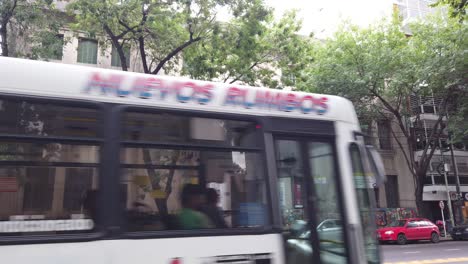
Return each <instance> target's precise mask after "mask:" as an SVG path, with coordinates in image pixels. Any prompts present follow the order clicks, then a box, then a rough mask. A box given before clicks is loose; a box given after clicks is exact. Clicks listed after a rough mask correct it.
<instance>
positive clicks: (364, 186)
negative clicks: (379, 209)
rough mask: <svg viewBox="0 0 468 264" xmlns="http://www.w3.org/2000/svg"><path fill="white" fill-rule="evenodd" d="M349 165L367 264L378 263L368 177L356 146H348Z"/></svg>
mask: <svg viewBox="0 0 468 264" xmlns="http://www.w3.org/2000/svg"><path fill="white" fill-rule="evenodd" d="M350 156H351V164H352V168H353V178H354V184H355V189H356V194H357V198H358V203H359V213H360V216H361V222H362V229H363V237H364V239H365V247H366V255H367V261H368V263H378V262H379V256H378V244H377V239H376V237H375V228H376V227H375V226H374V225H373V224H372V221H374V220H373V212H372V210H371V209H372V206H371V201H370V199H371V197H370V195H371V192H373V190H372V189H370V186H369V184H370V183H369V179H368V178H369V177H366V174H365V170H364V166H363V160H362V157H361V152H360V150H359V147H358V145H357V144H355V143H354V144H351V146H350Z"/></svg>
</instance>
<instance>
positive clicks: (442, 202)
mask: <svg viewBox="0 0 468 264" xmlns="http://www.w3.org/2000/svg"><path fill="white" fill-rule="evenodd" d="M439 207H440V209H444V207H445V204H444V201H440V202H439Z"/></svg>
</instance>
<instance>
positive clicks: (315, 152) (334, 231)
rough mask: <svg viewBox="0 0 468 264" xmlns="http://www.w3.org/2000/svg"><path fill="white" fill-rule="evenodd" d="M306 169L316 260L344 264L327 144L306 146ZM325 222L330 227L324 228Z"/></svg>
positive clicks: (333, 162)
mask: <svg viewBox="0 0 468 264" xmlns="http://www.w3.org/2000/svg"><path fill="white" fill-rule="evenodd" d="M308 154H309V166H310V169H311V175H310V176H311V178H312V182H313V183H314V185H315V191H316V197H317V200H316V203H315V208H317V209H318V210H317V211H318V212H317V219H318V223H319V224H318V226H319V228H318V230H317V233H318V236H319V240H320V250H321V253H320V258H321V260H322V262H324V263H346V262H347V258H346V247H345V240H344V231H343V226H342V224H341V223H342V221H341V219H342V217H343V216H342V215H341V213H340V208H339V201H340V199H339V196H338V191H337V190H338V188H337V186H336V177H335V173H336V171H335V160H334V154H333V147H332V145H331V144H330V143H325V142H311V143H309V144H308ZM327 222H329V223H333V224H330V227H327V226H324V225H323V224H326V223H327Z"/></svg>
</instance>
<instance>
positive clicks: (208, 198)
mask: <svg viewBox="0 0 468 264" xmlns="http://www.w3.org/2000/svg"><path fill="white" fill-rule="evenodd" d="M359 131H360V128H359V124H358V120H357V117H356V113H355V111H354V108H353V106H352V104H351V103H350V102H349V101H347V100H346V99H343V98H340V97H336V96H329V95H319V94H309V93H302V92H290V91H281V90H273V89H267V88H255V87H247V86H241V85H228V84H223V83H212V82H201V81H194V80H190V79H185V78H171V77H166V76H159V75H158V76H153V75H144V74H139V73H129V72H121V71H113V70H105V69H97V68H91V67H82V66H72V65H63V64H56V63H48V62H38V61H29V60H22V59H12V58H0V256H1V257H0V259H1V262H2V263H15V264H20V263H35V264H42V263H44V264H45V263H47V264H48V263H69V264H71V263H77V264H78V263H86V264H90V263H99V264H104V263H109V264H110V263H112V264H128V263H158V264H189V263H193V264H203V263H206V264H207V263H257V264H267V263H275V264H281V263H294V264H295V263H356V264H361V263H380V260H379V253H378V247H377V242H376V239H375V237H374V235H375V226H374V219H373V217H372V216H371V213H372V204H373V202H372V201H373V199H374V197H373V195H374V191H373V189H372V186H371V185H372V184H375V179H380V178H381V175H382V172H381V169H380V168H381V167H380V166H381V163H380V161H379V159H378V157H377V156H375V151H374V152H372V151H371V150H369V149H368V148H366V147H365V145H364V140H363V136H362V134H361V133H360V132H359ZM369 153H373V154H374V155H369ZM373 172H375V173H373ZM375 176H377V177H375ZM213 193H214V194H215V195H214V196H213Z"/></svg>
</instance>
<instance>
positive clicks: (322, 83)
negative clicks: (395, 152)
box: [309, 15, 467, 214]
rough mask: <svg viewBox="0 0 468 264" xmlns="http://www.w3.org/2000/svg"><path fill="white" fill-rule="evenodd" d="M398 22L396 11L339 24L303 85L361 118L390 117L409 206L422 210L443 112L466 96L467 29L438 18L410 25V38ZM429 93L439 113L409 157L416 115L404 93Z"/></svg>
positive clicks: (319, 50) (450, 110) (316, 54)
mask: <svg viewBox="0 0 468 264" xmlns="http://www.w3.org/2000/svg"><path fill="white" fill-rule="evenodd" d="M401 26H402V25H401V23H400V21H399V20H398V18H397V16H394V17H393V19H392V20H391V21H383V22H382V23H380V24H378V25H375V26H371V27H369V28H366V29H361V28H358V27H356V26H352V25H349V24H346V25H344V26H343V27H342V28H341V29H340V30H339V31H338V32H337V33H336V35H335V36H334V37H333V38H332V39H329V40H327V41H325V43H324V44H323V45H321V46H317V48H316V49H315V50H314V53H313V54H314V60H315V61H314V65H313V67H312V69H311V72H310V74H311V76H312V78H311V81H310V85H309V87H315V88H314V90H313V91H316V92H324V93H330V94H337V95H341V96H345V97H347V98H349V99H350V100H351V101H353V102H354V104H355V106H356V109H357V111H358V115H359V116H361V117H362V116H367V117H370V118H372V119H378V118H386V119H389V120H391V121H392V122H393V125H392V126H391V133H392V136H393V139H394V140H395V142H397V145H398V147H399V148H400V149H401V150H402V153H403V155H404V157H405V160H406V164H407V166H408V168H409V171H410V172H411V174H412V176H413V180H414V184H415V200H416V206H417V207H418V210H419V212H420V213H422V214H426V213H427V211H426V208H425V206H424V203H423V201H422V193H423V185H424V180H425V177H426V172H427V170H428V167H429V164H430V161H431V158H432V156H433V155H434V152H435V151H436V149H437V146H439V144H438V142H439V138H440V137H441V136H443V133H444V129H445V127H446V122H445V121H444V120H445V116H446V114H449V115H454V116H459V113H456V109H457V108H458V109H459V108H460V107H464V106H462V105H461V102H466V100H467V97H466V95H467V94H466V76H465V71H466V67H464V64H465V62H466V61H467V54H466V52H465V49H466V44H467V43H466V39H467V36H466V33H467V27H466V25H463V24H460V23H457V21H454V19H444V18H443V17H442V16H440V15H439V16H438V17H434V18H431V19H429V20H427V21H426V22H419V23H415V24H412V25H410V28H411V31H412V35H411V37H408V36H406V35H405V34H404V33H403V32H402V30H401V28H402V27H401ZM432 94H433V95H434V96H435V97H437V98H440V99H441V100H440V103H439V105H438V109H439V111H438V118H437V120H436V121H435V122H434V124H433V128H432V130H431V131H432V132H431V133H430V135H429V137H428V140H427V144H426V145H425V146H424V148H423V150H422V151H421V152H420V155H418V156H417V157H415V152H416V149H417V148H416V140H415V134H414V133H413V132H414V129H413V128H412V125H414V124H417V120H418V119H419V118H418V116H417V114H416V116H415V113H411V111H410V109H409V107H408V103H409V98H410V97H411V96H413V95H420V96H426V95H432ZM455 99H458V100H455ZM465 105H466V103H465ZM465 109H466V108H465ZM394 128H396V129H394Z"/></svg>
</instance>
